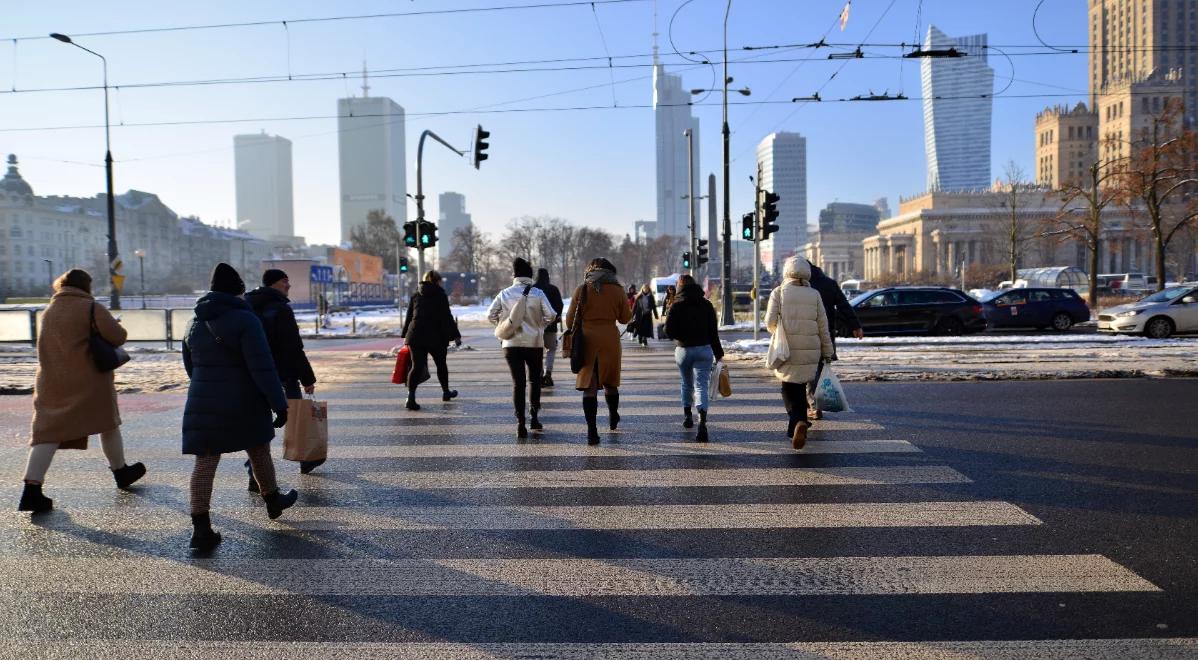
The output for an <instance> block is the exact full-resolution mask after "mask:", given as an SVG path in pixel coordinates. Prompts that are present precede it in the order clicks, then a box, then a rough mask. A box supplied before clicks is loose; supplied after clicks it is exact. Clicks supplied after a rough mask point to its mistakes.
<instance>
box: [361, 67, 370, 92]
mask: <svg viewBox="0 0 1198 660" xmlns="http://www.w3.org/2000/svg"><path fill="white" fill-rule="evenodd" d="M368 96H370V85H368V84H367V80H366V60H362V98H366V97H368Z"/></svg>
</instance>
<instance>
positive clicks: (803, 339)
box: [765, 259, 832, 383]
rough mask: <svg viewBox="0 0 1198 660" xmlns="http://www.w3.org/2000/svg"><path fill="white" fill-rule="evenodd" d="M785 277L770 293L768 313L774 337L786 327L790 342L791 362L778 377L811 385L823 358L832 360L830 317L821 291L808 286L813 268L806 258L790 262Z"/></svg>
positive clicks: (781, 370)
mask: <svg viewBox="0 0 1198 660" xmlns="http://www.w3.org/2000/svg"><path fill="white" fill-rule="evenodd" d="M796 262H797V263H796ZM784 277H785V281H784V282H783V283H782V285H781V286H779V287H778V288H776V289H774V290H773V291H771V292H770V302H769V306H768V307H767V308H766V311H765V325H766V327H767V328H768V329H769V331H770V334H774V333H775V332H779V331H781V330H782V329H783V328H785V329H786V338H787V340H789V342H790V359H789V360H787V361H786V363H785V364H783V365H782V368H780V369H777V370H775V371H774V375H775V376H777V378H778V380H781V381H783V382H787V383H810V382H811V381H813V380H815V376H816V373H817V371H818V370H819V363H820V358H825V359H826V358H831V357H832V336H831V335H830V334H829V333H828V318H827V315H826V313H825V312H824V304H823V301H822V300H821V299H820V296H819V292H818V291H816V290H815V289H812V288H811V287H810V286H807V281H808V280H809V279H810V277H811V267H810V266H808V265H807V260H806V259H798V260H794V259H792V260H788V261H787V264H786V271H785V273H784Z"/></svg>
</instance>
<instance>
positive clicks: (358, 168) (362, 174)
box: [337, 83, 408, 241]
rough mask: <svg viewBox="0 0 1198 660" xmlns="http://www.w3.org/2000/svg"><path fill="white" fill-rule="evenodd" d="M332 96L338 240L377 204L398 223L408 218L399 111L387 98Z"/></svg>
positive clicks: (364, 92)
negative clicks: (338, 201)
mask: <svg viewBox="0 0 1198 660" xmlns="http://www.w3.org/2000/svg"><path fill="white" fill-rule="evenodd" d="M369 89H370V88H369V87H368V86H367V85H366V84H365V83H363V85H362V96H361V97H354V98H348V99H338V100H337V130H338V134H337V153H338V156H339V160H340V162H339V170H340V173H341V240H342V241H348V240H349V234H350V231H351V230H352V229H353V228H354V227H357V226H361V225H365V224H366V214H367V213H369V212H370V211H372V210H374V209H382V210H383V211H384V212H385V213H386V214H387V215H389V216H391V217H392V218H394V219H395V222H396V224H399V225H402V224H403V223H404V222H407V220H408V204H407V192H408V184H407V165H406V162H407V161H406V160H405V150H404V144H405V141H404V110H403V108H402V107H400V105H399V104H398V103H396V102H395V101H392V100H391V99H389V98H385V97H380V96H368V95H367V93H368V91H369Z"/></svg>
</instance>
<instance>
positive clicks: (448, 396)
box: [441, 390, 458, 401]
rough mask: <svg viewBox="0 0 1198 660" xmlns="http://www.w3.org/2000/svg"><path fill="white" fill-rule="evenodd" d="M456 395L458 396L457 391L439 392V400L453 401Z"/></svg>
mask: <svg viewBox="0 0 1198 660" xmlns="http://www.w3.org/2000/svg"><path fill="white" fill-rule="evenodd" d="M457 395H458V391H457V390H445V391H443V392H441V400H442V401H449V400H451V399H453V398H454V397H456V396H457Z"/></svg>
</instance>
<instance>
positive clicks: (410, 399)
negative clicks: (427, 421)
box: [405, 393, 420, 410]
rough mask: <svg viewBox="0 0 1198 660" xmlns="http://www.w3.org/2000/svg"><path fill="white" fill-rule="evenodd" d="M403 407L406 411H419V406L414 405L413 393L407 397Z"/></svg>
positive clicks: (414, 396) (414, 397)
mask: <svg viewBox="0 0 1198 660" xmlns="http://www.w3.org/2000/svg"><path fill="white" fill-rule="evenodd" d="M405 407H406V408H407V409H408V410H420V404H418V403H416V394H415V393H411V394H409V395H408V402H407V404H405Z"/></svg>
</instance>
